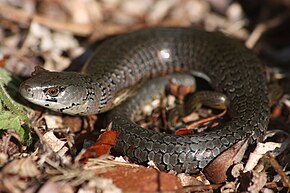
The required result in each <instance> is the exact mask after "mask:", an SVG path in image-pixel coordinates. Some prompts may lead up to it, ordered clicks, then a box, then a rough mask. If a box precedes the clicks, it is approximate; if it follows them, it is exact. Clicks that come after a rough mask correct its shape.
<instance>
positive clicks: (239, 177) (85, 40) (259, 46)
mask: <svg viewBox="0 0 290 193" xmlns="http://www.w3.org/2000/svg"><path fill="white" fill-rule="evenodd" d="M289 9H290V4H289V2H288V1H283V0H277V1H276V0H266V1H263V0H257V1H251V0H246V1H231V0H220V1H215V0H207V1H204V0H158V1H155V0H143V1H140V0H100V1H94V0H86V1H84V0H54V1H51V0H43V1H35V0H3V1H1V2H0V42H1V43H0V65H1V67H2V68H3V69H6V70H8V71H9V72H11V73H12V74H13V75H15V76H13V77H12V78H11V75H10V74H7V72H6V71H4V70H3V69H1V70H3V72H0V86H1V88H0V89H1V91H0V97H1V99H2V100H1V105H0V109H1V111H0V130H1V139H0V150H1V151H0V166H1V170H0V191H1V192H41V193H44V192H122V191H124V192H163V191H164V192H165V191H166V192H205V191H206V192H237V191H250V192H260V191H261V192H277V191H284V192H287V191H288V192H289V187H290V181H289V171H290V170H289V160H290V156H289V155H290V154H289V149H290V148H289V144H286V145H285V144H283V145H282V146H283V148H282V150H283V151H282V153H281V154H280V155H279V156H278V157H277V155H276V154H273V153H272V152H271V151H272V150H273V149H275V148H276V147H277V146H280V145H281V142H283V141H285V140H286V141H287V140H288V141H289V131H290V127H289V125H290V119H289V115H290V111H289V109H290V102H289V92H290V89H289V85H290V84H289V65H290V54H289V53H290V47H289V45H290V39H289V33H290V28H289V24H290V15H289ZM152 25H174V26H194V27H197V28H202V29H205V30H208V31H216V30H218V31H222V32H224V33H226V34H228V35H230V36H232V37H235V38H237V39H240V40H241V41H243V42H245V45H246V46H247V47H248V48H250V49H253V51H254V52H256V53H257V54H258V55H259V56H260V58H261V59H262V61H263V62H264V63H265V65H266V66H267V71H268V74H269V80H270V81H271V82H272V83H278V84H279V85H281V86H282V87H283V90H284V93H285V94H284V96H283V97H282V98H281V99H275V100H274V102H273V104H274V105H273V108H272V114H271V122H270V125H269V129H271V130H279V132H276V133H278V134H280V135H277V136H276V138H275V141H276V142H278V143H271V142H267V143H264V144H259V147H260V146H262V148H261V147H260V148H261V149H256V150H255V151H254V152H253V153H252V154H251V155H250V156H248V155H247V156H245V157H241V158H240V159H242V161H240V159H239V161H236V160H235V159H234V158H231V159H234V162H236V164H235V165H234V166H233V167H232V168H231V170H230V171H215V170H212V171H210V172H213V173H212V174H211V175H212V176H213V177H216V176H219V177H221V178H222V180H219V179H218V180H217V181H218V183H210V182H209V181H208V180H207V179H206V178H205V176H204V175H203V173H197V174H196V175H193V176H188V175H185V174H178V175H177V176H175V175H173V174H171V173H169V174H167V173H163V172H158V171H156V170H155V169H152V168H151V169H147V168H144V167H143V166H138V165H135V164H131V163H128V162H127V160H124V159H126V158H122V157H121V158H114V157H112V156H111V155H110V156H104V157H100V158H94V159H90V160H89V162H87V163H86V164H80V163H79V159H80V157H81V155H82V152H83V150H82V149H83V148H87V147H88V146H90V145H92V144H93V143H94V142H95V141H96V139H97V136H98V132H97V131H93V130H92V128H102V127H97V126H95V127H94V126H93V125H94V124H95V122H98V120H99V117H96V116H93V117H89V118H81V117H70V116H65V115H60V114H56V113H53V112H51V111H48V110H44V109H41V108H39V107H36V106H31V104H29V105H30V107H32V109H33V111H31V110H29V109H27V108H26V107H24V106H22V105H20V104H18V103H16V102H14V100H10V95H11V93H14V94H12V95H11V97H12V98H14V99H15V100H16V101H20V102H21V103H22V104H25V106H27V105H28V104H27V103H26V102H24V101H21V100H23V99H21V97H20V96H19V95H18V94H17V85H19V82H20V80H19V79H17V78H16V77H28V76H30V74H31V72H32V71H33V70H34V67H35V66H36V65H41V66H43V67H44V68H45V69H48V70H55V71H62V70H64V69H69V70H79V69H80V68H81V66H82V64H83V63H84V61H85V60H86V59H87V55H88V54H89V52H90V51H91V50H92V49H93V47H94V46H95V45H97V44H98V43H95V42H98V41H101V40H102V39H103V38H106V37H108V36H112V35H116V34H119V33H122V32H127V31H131V30H134V29H138V28H142V27H146V26H152ZM92 45H93V46H92ZM83 53H85V54H83ZM12 82H13V84H11V83H12ZM4 88H5V89H4ZM5 90H9V92H8V93H6V92H5ZM274 91H275V90H274ZM274 91H273V92H274ZM274 93H275V92H274ZM273 96H278V94H276V93H275V94H273ZM274 98H275V97H274ZM11 101H12V102H11ZM202 113H204V112H199V113H198V115H201V114H202ZM160 114H161V115H162V110H161V113H157V114H155V118H154V114H153V118H150V119H149V123H148V122H147V123H145V122H143V124H150V123H152V122H153V121H155V122H156V116H157V118H158V117H159V116H160ZM198 115H197V116H198ZM26 116H28V117H29V119H28V118H27V117H26ZM157 124H159V123H157ZM28 129H31V130H30V132H31V136H30V132H28ZM96 130H97V129H96ZM282 131H283V132H284V133H283V132H282ZM287 133H288V136H287ZM285 136H286V137H285ZM287 137H288V138H287ZM287 145H288V146H287ZM242 148H243V146H242V145H241V147H240V148H239V150H240V149H242ZM242 150H243V149H242ZM235 154H238V152H236V153H235ZM253 154H254V155H253ZM153 165H154V164H153ZM218 167H220V168H221V167H222V166H218ZM220 172H222V173H220ZM228 172H230V174H229V173H228ZM224 175H226V178H227V180H226V181H225V182H223V181H224Z"/></svg>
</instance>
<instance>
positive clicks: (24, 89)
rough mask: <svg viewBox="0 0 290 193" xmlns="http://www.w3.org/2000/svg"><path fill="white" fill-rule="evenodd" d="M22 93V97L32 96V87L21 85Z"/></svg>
mask: <svg viewBox="0 0 290 193" xmlns="http://www.w3.org/2000/svg"><path fill="white" fill-rule="evenodd" d="M20 93H21V94H22V95H32V87H31V86H29V85H27V84H25V83H22V84H21V85H20Z"/></svg>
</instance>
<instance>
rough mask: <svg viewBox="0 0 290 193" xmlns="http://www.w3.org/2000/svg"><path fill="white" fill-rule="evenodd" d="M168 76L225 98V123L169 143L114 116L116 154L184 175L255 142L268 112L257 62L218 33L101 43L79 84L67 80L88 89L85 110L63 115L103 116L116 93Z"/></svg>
mask: <svg viewBox="0 0 290 193" xmlns="http://www.w3.org/2000/svg"><path fill="white" fill-rule="evenodd" d="M172 72H195V74H196V72H201V73H202V74H205V75H206V76H204V77H206V78H207V79H208V80H209V81H210V84H211V85H212V87H213V88H214V89H215V90H217V91H219V92H222V93H224V94H225V95H226V96H227V97H228V98H229V100H230V106H229V111H228V112H229V116H230V117H231V121H230V122H228V123H227V124H225V125H223V126H222V128H219V129H216V130H213V131H210V132H206V133H201V134H198V135H194V136H176V135H169V134H163V133H157V132H154V131H150V130H145V129H143V128H140V127H139V126H137V125H136V124H135V123H133V122H132V121H131V120H130V119H129V118H128V117H127V115H126V113H122V108H121V109H120V108H119V110H115V111H113V112H112V113H111V114H110V120H111V121H112V123H113V124H112V126H113V127H112V129H113V130H116V131H118V132H119V136H118V139H117V143H116V146H115V147H114V149H115V150H116V151H118V152H120V153H121V154H124V155H127V156H128V157H129V158H131V159H132V160H133V161H136V162H138V163H147V162H148V161H149V160H152V161H153V162H154V163H155V164H156V165H157V167H158V168H160V169H161V170H170V169H173V170H175V171H177V172H183V171H185V172H191V171H192V169H193V168H203V167H205V166H206V165H207V164H208V163H209V162H210V161H211V160H212V159H213V158H215V157H216V156H217V155H219V154H220V153H221V152H222V151H224V150H225V149H227V148H229V147H230V146H231V145H232V144H234V143H235V142H237V141H239V140H242V139H245V138H246V137H250V139H251V141H255V140H257V139H258V138H259V137H261V136H262V135H263V133H264V132H265V130H266V128H267V124H268V114H269V108H268V100H267V87H266V78H265V74H264V71H263V69H262V66H261V64H260V61H259V59H258V58H257V57H256V56H255V55H254V54H253V53H252V52H251V51H249V50H248V49H246V48H245V47H244V46H242V45H241V44H240V43H238V42H236V41H234V40H232V39H230V38H227V37H225V36H224V35H222V34H220V33H209V32H204V31H199V30H194V29H190V28H174V27H153V28H145V29H142V30H139V31H135V32H131V33H127V34H123V35H120V36H118V37H115V38H112V39H110V40H108V41H105V42H104V43H103V44H102V45H101V46H99V47H98V48H97V49H96V51H95V53H94V54H93V56H92V58H91V59H90V60H89V61H88V63H87V64H86V65H85V67H84V69H83V74H82V76H84V74H85V76H86V78H85V77H84V78H81V80H79V81H78V80H76V79H74V80H71V83H72V84H78V85H83V87H89V89H87V90H89V91H90V93H89V94H87V95H85V96H86V98H85V99H83V100H87V98H89V99H88V101H89V102H87V104H86V105H87V106H86V108H85V110H83V111H82V112H81V113H79V112H76V111H73V110H72V111H70V112H67V113H69V114H74V112H75V114H93V113H100V112H105V111H107V110H110V109H112V108H113V107H114V101H115V100H116V95H118V93H120V91H121V90H123V89H125V88H127V87H130V86H133V85H135V84H137V83H139V82H140V81H142V80H144V79H148V78H152V77H156V76H161V75H165V74H170V73H172ZM59 77H60V78H61V77H62V76H61V75H60V76H59ZM83 79H85V81H83ZM73 81H74V82H75V83H73ZM81 81H83V82H84V83H80V82H81ZM63 82H65V81H64V80H63ZM76 82H77V83H76ZM27 85H28V84H27ZM27 85H26V87H27ZM23 87H24V86H23ZM29 87H31V85H29ZM95 90H97V91H95ZM92 93H93V94H92ZM148 93H150V91H149V92H148ZM75 95H76V93H75ZM88 96H89V97H88ZM26 98H27V97H26ZM137 103H138V101H137ZM137 103H136V104H137ZM38 104H39V103H38ZM41 105H42V104H41ZM43 106H45V105H43ZM46 106H47V105H46ZM72 106H74V107H75V106H77V105H76V103H75V105H72ZM78 107H81V105H78ZM126 108H128V106H126ZM67 109H69V108H67ZM67 109H66V110H67ZM64 112H65V111H64Z"/></svg>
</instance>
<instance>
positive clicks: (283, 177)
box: [269, 153, 290, 189]
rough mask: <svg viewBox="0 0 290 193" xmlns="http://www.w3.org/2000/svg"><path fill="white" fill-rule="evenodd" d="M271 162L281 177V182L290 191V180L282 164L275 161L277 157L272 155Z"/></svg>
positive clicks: (270, 156)
mask: <svg viewBox="0 0 290 193" xmlns="http://www.w3.org/2000/svg"><path fill="white" fill-rule="evenodd" d="M269 160H270V163H271V165H272V166H273V168H274V170H275V171H276V172H277V173H278V174H279V175H280V176H281V180H282V182H283V185H284V186H285V187H288V188H289V189H290V179H289V178H288V176H287V175H286V174H285V172H284V171H283V169H282V167H281V166H280V164H279V163H278V162H277V160H276V159H275V157H274V156H273V154H271V153H269Z"/></svg>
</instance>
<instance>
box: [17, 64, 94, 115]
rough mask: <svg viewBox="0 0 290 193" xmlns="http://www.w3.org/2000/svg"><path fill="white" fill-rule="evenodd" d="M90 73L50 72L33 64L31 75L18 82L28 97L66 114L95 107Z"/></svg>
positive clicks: (86, 112)
mask: <svg viewBox="0 0 290 193" xmlns="http://www.w3.org/2000/svg"><path fill="white" fill-rule="evenodd" d="M91 85H92V84H90V77H88V76H86V75H84V74H81V73H76V72H51V71H48V70H45V69H43V68H41V67H36V68H35V71H34V72H33V73H32V77H31V78H29V79H28V80H26V81H24V82H22V83H21V85H20V89H19V90H20V94H21V95H22V96H23V97H24V98H25V99H26V100H28V101H30V102H32V103H34V104H37V105H39V106H42V107H45V108H49V109H51V110H53V111H58V112H61V113H65V114H70V115H89V114H94V113H96V112H95V111H96V110H94V109H98V104H97V100H96V99H97V98H98V94H97V93H96V92H97V89H95V88H93V87H92V86H91Z"/></svg>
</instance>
